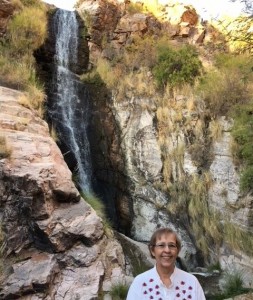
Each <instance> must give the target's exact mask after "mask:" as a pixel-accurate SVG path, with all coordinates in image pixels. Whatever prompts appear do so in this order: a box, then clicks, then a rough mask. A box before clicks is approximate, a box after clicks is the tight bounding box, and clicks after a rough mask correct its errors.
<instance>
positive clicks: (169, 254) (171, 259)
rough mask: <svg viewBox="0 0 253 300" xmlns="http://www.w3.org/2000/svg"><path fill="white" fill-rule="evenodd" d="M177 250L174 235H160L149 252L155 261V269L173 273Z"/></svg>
mask: <svg viewBox="0 0 253 300" xmlns="http://www.w3.org/2000/svg"><path fill="white" fill-rule="evenodd" d="M178 252H179V250H178V248H177V244H176V237H175V234H174V233H168V234H164V235H162V236H161V237H160V238H159V239H157V240H156V243H155V246H154V247H153V249H152V250H151V253H152V254H153V255H154V257H155V260H156V267H157V269H158V270H159V269H163V270H165V271H167V270H168V271H173V270H174V266H175V262H176V258H177V255H178Z"/></svg>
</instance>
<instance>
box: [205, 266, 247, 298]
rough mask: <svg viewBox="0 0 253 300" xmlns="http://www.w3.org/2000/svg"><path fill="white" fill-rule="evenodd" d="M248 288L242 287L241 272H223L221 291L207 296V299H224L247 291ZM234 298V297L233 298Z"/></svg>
mask: <svg viewBox="0 0 253 300" xmlns="http://www.w3.org/2000/svg"><path fill="white" fill-rule="evenodd" d="M249 291H250V289H248V288H244V287H243V276H242V273H241V272H239V271H237V270H234V271H233V272H225V275H224V282H223V284H222V293H221V294H218V295H213V296H211V297H207V299H208V300H224V299H228V298H229V299H232V298H233V297H235V296H237V295H241V294H245V293H248V292H249ZM233 299H234V298H233Z"/></svg>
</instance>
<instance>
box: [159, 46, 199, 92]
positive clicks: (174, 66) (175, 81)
mask: <svg viewBox="0 0 253 300" xmlns="http://www.w3.org/2000/svg"><path fill="white" fill-rule="evenodd" d="M201 67H202V65H201V62H200V60H199V58H198V53H197V51H196V49H195V48H194V47H192V46H190V45H185V46H183V47H182V48H181V49H179V50H175V49H173V48H171V47H168V46H162V47H158V61H157V64H156V65H155V66H154V68H153V74H154V78H155V80H156V81H157V84H158V86H159V87H162V88H164V87H166V85H167V84H168V85H170V86H171V87H176V86H182V85H183V84H185V83H189V84H193V83H194V81H195V79H196V78H197V77H198V76H199V75H200V74H201Z"/></svg>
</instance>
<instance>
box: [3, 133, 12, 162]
mask: <svg viewBox="0 0 253 300" xmlns="http://www.w3.org/2000/svg"><path fill="white" fill-rule="evenodd" d="M11 152H12V151H11V148H10V147H9V146H8V144H7V141H6V138H5V136H3V135H0V159H2V158H9V157H10V156H11Z"/></svg>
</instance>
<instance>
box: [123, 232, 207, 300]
mask: <svg viewBox="0 0 253 300" xmlns="http://www.w3.org/2000/svg"><path fill="white" fill-rule="evenodd" d="M180 249H181V242H180V240H179V238H178V236H177V234H176V233H175V232H174V231H173V230H171V229H169V228H160V229H158V230H156V231H155V232H154V233H153V235H152V237H151V240H150V244H149V251H150V254H151V257H153V258H155V260H156V265H155V267H154V268H152V269H151V270H149V271H146V272H144V273H142V274H140V275H138V276H137V277H136V278H135V279H134V281H133V283H132V284H131V286H130V288H129V291H128V294H127V300H146V299H154V300H190V299H192V300H205V299H206V298H205V295H204V292H203V290H202V287H201V286H200V284H199V282H198V280H197V278H196V277H195V276H194V275H192V274H189V273H187V272H185V271H182V270H180V269H178V268H177V267H176V266H175V263H176V258H177V256H178V253H179V251H180Z"/></svg>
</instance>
